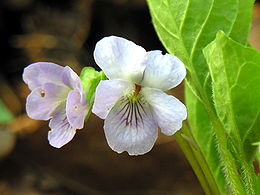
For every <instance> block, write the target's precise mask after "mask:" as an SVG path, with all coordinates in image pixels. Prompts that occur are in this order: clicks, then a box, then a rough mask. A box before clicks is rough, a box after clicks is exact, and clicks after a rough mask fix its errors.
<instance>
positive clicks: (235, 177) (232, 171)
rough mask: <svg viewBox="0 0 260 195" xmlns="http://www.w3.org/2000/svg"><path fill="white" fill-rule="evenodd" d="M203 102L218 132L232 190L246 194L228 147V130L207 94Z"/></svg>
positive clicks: (238, 193) (223, 160)
mask: <svg viewBox="0 0 260 195" xmlns="http://www.w3.org/2000/svg"><path fill="white" fill-rule="evenodd" d="M203 103H204V105H205V108H206V110H207V112H208V115H209V117H210V119H211V122H212V126H213V129H214V131H215V134H216V140H217V143H218V151H219V154H220V158H221V162H222V165H223V169H224V173H225V176H226V181H227V182H228V183H229V185H230V187H231V191H232V193H233V194H234V195H243V194H245V190H244V187H243V183H242V182H241V179H240V175H239V173H238V170H237V165H236V163H235V160H234V158H233V156H232V154H231V152H230V151H229V149H228V140H227V136H226V132H225V130H224V128H223V126H222V124H221V122H220V121H219V119H218V117H217V116H216V114H215V112H214V111H212V108H211V105H210V103H209V101H208V99H207V98H205V96H204V98H203Z"/></svg>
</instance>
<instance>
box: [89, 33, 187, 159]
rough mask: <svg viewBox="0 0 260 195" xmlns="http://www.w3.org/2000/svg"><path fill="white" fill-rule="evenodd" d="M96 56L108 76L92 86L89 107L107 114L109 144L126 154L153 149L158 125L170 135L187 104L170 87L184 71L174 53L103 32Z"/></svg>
mask: <svg viewBox="0 0 260 195" xmlns="http://www.w3.org/2000/svg"><path fill="white" fill-rule="evenodd" d="M94 58H95V61H96V63H97V64H98V65H99V67H100V68H101V69H102V70H103V71H104V73H105V74H106V76H107V77H108V78H109V79H110V80H106V81H101V82H100V84H99V85H98V87H97V89H96V96H95V101H94V106H93V110H92V111H93V112H94V113H95V114H96V115H97V116H99V117H100V118H102V119H105V123H104V131H105V136H106V139H107V142H108V144H109V146H110V147H111V148H112V149H113V150H114V151H116V152H118V153H121V152H123V151H127V152H128V153H129V154H130V155H139V154H144V153H146V152H148V151H150V150H151V148H152V147H153V145H154V143H155V141H156V139H157V135H158V127H159V128H160V129H161V132H162V133H164V134H165V135H169V136H170V135H173V134H174V133H175V132H176V131H177V130H179V129H180V128H181V127H182V121H183V120H185V119H186V117H187V111H186V107H185V106H184V105H183V104H182V103H181V102H180V101H179V100H178V99H176V98H175V97H173V96H171V95H167V94H166V93H164V91H166V90H169V89H171V88H173V87H175V86H177V85H179V84H180V83H181V81H182V80H183V79H184V77H185V75H186V70H185V67H184V64H183V63H182V62H181V61H180V60H179V59H178V58H177V57H175V56H172V55H170V54H165V55H162V53H161V51H149V52H146V51H145V49H143V48H142V47H140V46H138V45H136V44H135V43H133V42H131V41H128V40H126V39H124V38H120V37H115V36H110V37H105V38H103V39H102V40H100V41H99V42H98V43H97V44H96V48H95V51H94Z"/></svg>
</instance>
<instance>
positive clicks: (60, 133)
mask: <svg viewBox="0 0 260 195" xmlns="http://www.w3.org/2000/svg"><path fill="white" fill-rule="evenodd" d="M49 126H50V128H51V131H49V132H48V140H49V143H50V145H52V146H53V147H55V148H60V147H62V146H64V145H65V144H67V143H68V142H69V141H71V140H72V138H73V137H74V135H75V133H76V128H74V127H72V126H71V125H70V123H69V121H68V119H67V116H66V114H65V107H64V106H62V107H60V108H59V111H58V112H56V113H55V115H54V116H53V118H52V119H51V120H50V123H49Z"/></svg>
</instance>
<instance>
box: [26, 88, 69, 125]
mask: <svg viewBox="0 0 260 195" xmlns="http://www.w3.org/2000/svg"><path fill="white" fill-rule="evenodd" d="M68 89H69V88H66V87H64V86H60V85H55V84H53V83H45V84H44V85H43V86H42V87H38V88H36V89H34V90H33V91H32V92H31V93H30V94H29V96H28V97H27V100H26V111H27V114H28V116H29V117H30V118H32V119H35V120H48V119H50V118H51V116H52V114H53V113H54V112H55V110H56V108H57V107H58V106H59V105H60V104H62V103H65V100H66V97H67V93H68Z"/></svg>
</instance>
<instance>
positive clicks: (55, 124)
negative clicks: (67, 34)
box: [23, 62, 90, 148]
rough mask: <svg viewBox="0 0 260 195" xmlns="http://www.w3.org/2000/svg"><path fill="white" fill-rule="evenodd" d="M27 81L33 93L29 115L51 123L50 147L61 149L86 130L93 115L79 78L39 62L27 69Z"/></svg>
mask: <svg viewBox="0 0 260 195" xmlns="http://www.w3.org/2000/svg"><path fill="white" fill-rule="evenodd" d="M23 80H24V82H25V83H27V84H28V86H29V89H30V90H31V93H30V94H29V95H28V97H27V100H26V111H27V114H28V116H29V117H30V118H32V119H35V120H49V119H51V120H50V123H49V127H50V128H51V131H49V133H48V140H49V143H50V144H51V145H52V146H54V147H56V148H60V147H62V146H63V145H65V144H67V143H68V142H69V141H70V140H71V139H72V138H73V137H74V135H75V133H76V129H82V128H83V125H84V119H85V117H86V115H87V113H88V111H89V107H90V106H89V105H88V104H87V102H86V97H85V92H84V91H83V88H82V83H81V80H80V78H79V77H78V75H77V74H76V73H75V72H74V71H73V70H72V69H71V68H70V67H68V66H66V67H62V66H59V65H57V64H54V63H48V62H38V63H33V64H31V65H29V66H27V67H26V68H25V69H24V72H23Z"/></svg>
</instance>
